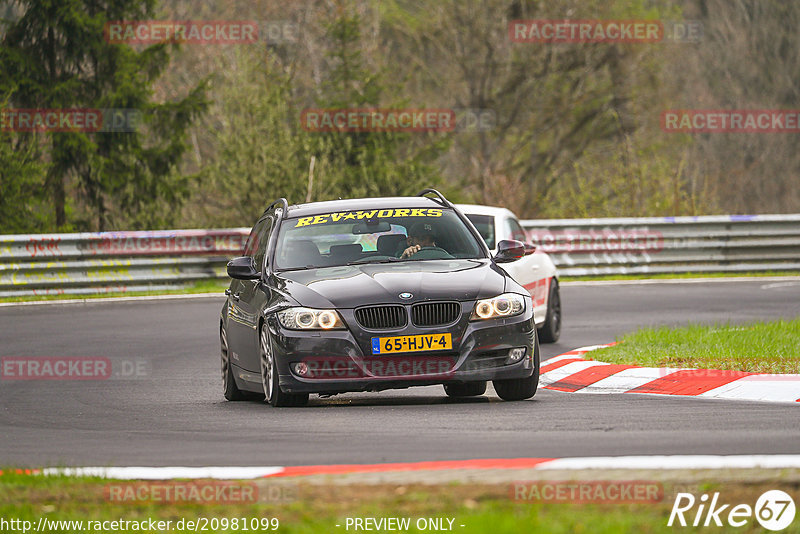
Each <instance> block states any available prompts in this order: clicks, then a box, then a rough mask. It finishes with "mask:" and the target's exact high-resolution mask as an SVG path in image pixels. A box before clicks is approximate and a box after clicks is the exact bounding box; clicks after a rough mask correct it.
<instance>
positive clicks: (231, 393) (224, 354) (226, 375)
mask: <svg viewBox="0 0 800 534" xmlns="http://www.w3.org/2000/svg"><path fill="white" fill-rule="evenodd" d="M219 345H220V359H221V363H222V394H223V396H224V397H225V400H229V401H241V400H245V399H246V398H247V397H246V396H245V394H244V393H242V391H241V390H240V389H239V387H238V386H237V385H236V380H235V379H234V378H233V370H232V369H231V359H230V350H229V349H228V333H227V332H226V331H225V327H224V326H223V325H222V324H220V325H219Z"/></svg>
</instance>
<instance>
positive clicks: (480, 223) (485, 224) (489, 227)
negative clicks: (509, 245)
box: [465, 213, 494, 250]
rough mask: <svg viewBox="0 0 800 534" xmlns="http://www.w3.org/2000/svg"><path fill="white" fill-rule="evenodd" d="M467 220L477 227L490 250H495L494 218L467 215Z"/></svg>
mask: <svg viewBox="0 0 800 534" xmlns="http://www.w3.org/2000/svg"><path fill="white" fill-rule="evenodd" d="M465 215H466V216H467V219H469V221H470V222H471V223H472V224H473V226H475V228H476V229H477V230H478V233H479V234H481V237H482V238H483V240H484V241H486V245H487V246H488V247H489V250H494V217H493V216H491V215H474V214H472V213H468V214H465Z"/></svg>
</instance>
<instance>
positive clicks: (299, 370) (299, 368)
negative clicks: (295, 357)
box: [292, 362, 308, 376]
mask: <svg viewBox="0 0 800 534" xmlns="http://www.w3.org/2000/svg"><path fill="white" fill-rule="evenodd" d="M292 370H293V371H294V373H295V374H297V375H300V376H306V375H307V374H308V365H306V363H305V362H299V363H293V364H292Z"/></svg>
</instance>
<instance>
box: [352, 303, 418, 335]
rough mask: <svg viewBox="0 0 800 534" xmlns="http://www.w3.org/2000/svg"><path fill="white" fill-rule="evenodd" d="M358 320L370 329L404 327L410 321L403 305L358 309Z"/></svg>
mask: <svg viewBox="0 0 800 534" xmlns="http://www.w3.org/2000/svg"><path fill="white" fill-rule="evenodd" d="M356 321H358V324H360V325H361V326H363V327H364V328H369V329H370V330H383V329H386V328H402V327H404V326H405V325H406V323H407V322H408V316H407V314H406V309H405V308H404V307H403V306H370V307H369V308H358V309H357V310H356Z"/></svg>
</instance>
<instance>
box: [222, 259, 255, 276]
mask: <svg viewBox="0 0 800 534" xmlns="http://www.w3.org/2000/svg"><path fill="white" fill-rule="evenodd" d="M228 276H230V277H231V278H235V279H237V280H257V279H258V278H259V277H260V276H261V273H259V272H258V271H256V265H255V263H254V262H253V258H251V257H250V256H240V257H238V258H233V259H232V260H231V261H229V262H228Z"/></svg>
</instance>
